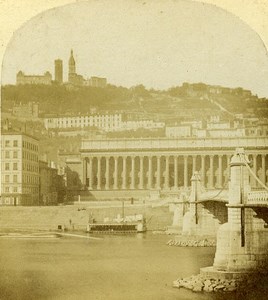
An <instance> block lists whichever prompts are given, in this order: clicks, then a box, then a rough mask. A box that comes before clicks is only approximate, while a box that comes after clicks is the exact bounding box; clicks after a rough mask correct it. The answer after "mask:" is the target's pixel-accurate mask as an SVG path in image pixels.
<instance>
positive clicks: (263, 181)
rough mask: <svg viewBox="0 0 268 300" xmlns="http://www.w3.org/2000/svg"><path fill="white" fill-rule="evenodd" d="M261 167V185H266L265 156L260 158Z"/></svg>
mask: <svg viewBox="0 0 268 300" xmlns="http://www.w3.org/2000/svg"><path fill="white" fill-rule="evenodd" d="M261 167H262V179H261V181H262V183H263V184H266V174H265V154H262V156H261Z"/></svg>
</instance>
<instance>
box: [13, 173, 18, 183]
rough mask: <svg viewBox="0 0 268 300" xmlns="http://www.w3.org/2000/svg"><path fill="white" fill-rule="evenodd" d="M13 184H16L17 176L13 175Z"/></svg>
mask: <svg viewBox="0 0 268 300" xmlns="http://www.w3.org/2000/svg"><path fill="white" fill-rule="evenodd" d="M13 182H14V183H17V182H18V175H13Z"/></svg>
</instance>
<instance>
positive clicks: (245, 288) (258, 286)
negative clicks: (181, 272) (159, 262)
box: [173, 270, 268, 300]
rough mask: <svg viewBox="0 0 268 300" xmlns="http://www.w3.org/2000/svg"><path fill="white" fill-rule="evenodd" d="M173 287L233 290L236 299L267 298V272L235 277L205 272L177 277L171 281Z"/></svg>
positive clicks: (222, 291)
mask: <svg viewBox="0 0 268 300" xmlns="http://www.w3.org/2000/svg"><path fill="white" fill-rule="evenodd" d="M173 287H175V288H185V289H188V290H192V291H193V292H207V293H212V292H214V293H227V294H230V293H232V292H235V293H236V295H237V299H245V298H246V299H259V300H260V299H267V298H263V297H266V295H267V292H268V272H267V271H265V270H260V271H259V272H257V271H255V272H252V273H240V274H239V275H238V274H237V276H235V278H232V279H227V277H226V278H224V277H223V276H219V277H213V276H207V275H205V274H202V273H200V274H198V275H192V276H190V277H186V278H179V279H177V280H175V281H174V282H173Z"/></svg>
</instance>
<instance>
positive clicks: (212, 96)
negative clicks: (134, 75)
mask: <svg viewBox="0 0 268 300" xmlns="http://www.w3.org/2000/svg"><path fill="white" fill-rule="evenodd" d="M2 99H3V102H2V108H3V111H8V110H11V109H12V106H13V105H14V104H19V103H22V104H26V103H28V102H38V103H39V110H40V113H41V116H42V115H48V114H49V115H77V114H87V113H88V114H89V113H94V112H95V113H106V112H109V113H114V112H125V113H128V114H130V115H131V114H132V115H133V114H134V115H135V116H136V117H139V118H153V119H157V120H161V121H166V122H173V121H179V120H187V119H189V118H191V119H192V118H197V119H203V118H206V117H208V116H210V115H212V114H220V115H221V116H222V117H226V118H227V117H229V118H230V117H234V116H235V114H244V115H245V114H246V115H249V116H251V117H266V116H267V115H268V99H266V98H261V99H260V98H258V97H257V96H255V95H252V94H251V92H250V91H247V90H244V89H242V88H237V89H230V88H224V87H219V86H210V85H206V84H203V83H198V84H188V83H185V84H183V85H182V86H177V87H173V88H170V89H168V90H165V91H158V90H147V89H146V88H145V87H144V86H143V85H138V86H135V87H132V88H129V89H128V88H125V87H117V86H113V85H107V87H105V88H95V87H88V86H87V87H86V86H85V87H84V86H82V87H72V88H70V87H69V86H66V85H18V86H14V85H6V86H3V87H2Z"/></svg>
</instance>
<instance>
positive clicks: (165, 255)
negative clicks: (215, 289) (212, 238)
mask: <svg viewBox="0 0 268 300" xmlns="http://www.w3.org/2000/svg"><path fill="white" fill-rule="evenodd" d="M169 238H170V237H169V236H165V235H153V234H150V233H147V234H140V235H133V236H130V235H129V236H103V238H102V239H101V240H89V239H79V238H75V237H64V238H51V239H4V238H2V239H0V268H1V272H0V276H1V280H0V299H5V300H6V299H12V300H16V299H35V300H38V299H59V300H61V299H73V300H77V299H93V300H95V299H96V300H97V299H101V300H102V299H104V300H110V299H111V300H112V299H114V300H120V299H126V300H131V299H135V300H136V299H140V300H143V299H144V300H150V299H154V300H160V299H163V300H169V299H172V300H173V299H178V300H187V299H191V300H192V299H193V300H195V299H201V300H202V299H204V300H208V299H231V298H230V295H229V296H228V297H227V298H226V296H221V297H219V296H217V295H215V294H206V293H201V294H200V293H198V294H196V293H193V292H192V291H188V290H185V289H175V288H173V287H172V281H173V280H175V279H177V278H178V277H186V276H190V275H192V274H197V273H198V272H199V269H200V267H204V266H209V265H212V263H213V258H214V253H215V248H180V247H170V246H167V245H166V242H167V241H168V240H169Z"/></svg>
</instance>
